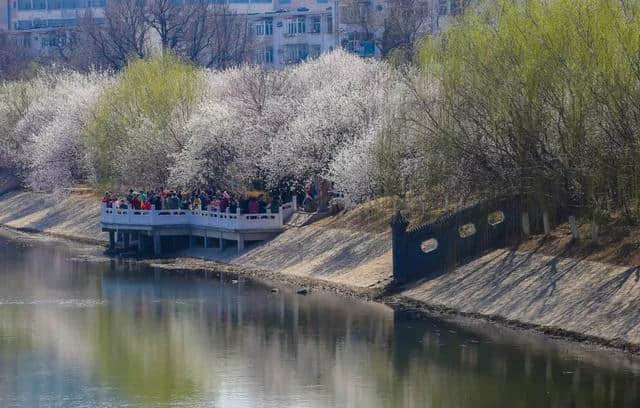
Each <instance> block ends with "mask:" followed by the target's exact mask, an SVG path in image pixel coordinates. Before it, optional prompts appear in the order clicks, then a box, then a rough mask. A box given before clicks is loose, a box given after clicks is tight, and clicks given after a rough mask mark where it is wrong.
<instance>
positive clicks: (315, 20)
mask: <svg viewBox="0 0 640 408" xmlns="http://www.w3.org/2000/svg"><path fill="white" fill-rule="evenodd" d="M311 32H312V33H319V32H320V17H311Z"/></svg>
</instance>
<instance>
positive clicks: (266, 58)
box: [256, 47, 273, 64]
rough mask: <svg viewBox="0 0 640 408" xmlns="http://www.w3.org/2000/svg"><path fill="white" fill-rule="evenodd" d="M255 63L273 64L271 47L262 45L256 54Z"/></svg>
mask: <svg viewBox="0 0 640 408" xmlns="http://www.w3.org/2000/svg"><path fill="white" fill-rule="evenodd" d="M256 63H258V64H273V47H264V48H263V49H262V50H261V51H259V52H258V53H257V54H256Z"/></svg>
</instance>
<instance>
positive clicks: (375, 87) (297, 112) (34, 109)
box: [0, 51, 422, 202]
mask: <svg viewBox="0 0 640 408" xmlns="http://www.w3.org/2000/svg"><path fill="white" fill-rule="evenodd" d="M202 75H203V76H204V78H205V79H204V89H202V92H201V93H199V95H200V96H199V97H198V103H197V104H196V106H195V107H193V108H192V109H190V110H189V111H188V112H187V116H186V117H185V113H184V112H181V113H180V114H176V118H175V119H173V118H171V119H170V120H171V121H172V122H173V124H172V125H171V129H172V130H173V131H174V132H175V133H176V134H179V139H180V140H178V142H179V143H175V142H174V141H172V142H171V143H170V144H169V143H168V142H167V140H173V139H172V138H168V137H167V136H166V135H160V133H161V132H160V131H158V130H157V129H156V128H155V127H154V123H153V122H152V121H147V120H146V119H144V118H141V119H140V121H139V123H137V124H136V126H135V127H134V128H132V129H119V130H118V132H119V134H126V135H128V136H127V137H129V138H130V139H131V141H130V143H127V144H126V145H124V146H127V147H126V148H122V149H121V151H117V155H116V157H117V161H118V163H116V166H114V169H115V170H114V173H117V174H114V178H118V179H119V181H120V182H127V183H137V184H136V185H140V186H144V185H149V186H152V185H159V184H165V185H168V186H174V187H181V188H189V187H195V186H207V185H217V186H220V187H224V188H234V187H237V186H242V185H247V183H248V182H250V181H255V180H262V181H263V182H265V184H266V186H267V187H269V188H276V187H282V186H287V185H293V184H297V185H300V184H302V183H304V182H305V181H307V180H309V179H310V178H311V177H312V176H315V175H322V176H325V177H328V178H329V179H330V180H332V181H333V182H334V184H335V188H337V189H339V190H342V191H344V192H345V193H346V194H348V195H349V196H350V197H351V198H352V200H353V201H355V202H358V201H362V200H366V199H368V198H371V197H374V196H376V195H377V194H380V193H384V192H388V191H390V192H397V191H396V190H397V189H402V188H404V189H406V188H410V186H409V185H408V183H409V181H408V180H410V179H411V178H412V175H413V174H415V171H416V166H419V165H420V161H421V160H422V158H421V157H419V154H416V153H415V150H416V149H415V142H416V140H415V137H414V136H412V135H414V133H412V132H411V131H406V129H404V124H403V120H402V119H403V118H402V116H403V113H404V111H405V110H406V109H409V108H410V107H412V102H411V101H410V100H409V99H410V98H411V97H410V92H409V91H408V89H407V88H406V86H404V85H403V84H402V81H400V80H399V79H398V78H397V74H396V73H394V70H393V69H391V68H390V67H389V66H388V65H387V64H386V63H384V62H380V61H375V60H364V59H361V58H357V57H355V56H351V55H349V54H346V53H344V52H340V51H337V52H334V53H331V54H327V55H324V56H322V57H320V58H318V59H316V60H313V61H309V62H306V63H302V64H299V65H296V66H293V67H290V68H288V69H285V70H283V71H268V70H265V69H263V68H261V67H257V66H250V65H246V66H242V67H238V68H234V69H229V70H225V71H203V72H202ZM117 80H118V77H117V76H113V75H107V74H97V73H92V74H87V75H82V74H78V73H73V72H62V73H58V74H50V75H47V74H42V75H40V76H38V77H37V78H36V79H34V80H30V81H27V82H24V83H21V84H20V85H17V84H4V85H3V87H2V88H0V96H3V98H2V100H1V101H0V131H1V132H5V134H6V138H7V140H12V141H14V142H15V145H19V148H14V149H9V150H11V151H12V152H13V153H12V154H4V155H3V154H0V160H2V161H3V162H4V163H2V162H0V167H3V166H8V165H13V163H19V165H20V167H21V168H22V169H23V171H24V177H23V178H24V180H25V181H26V183H27V184H28V185H29V186H31V187H33V188H38V189H42V188H46V189H55V188H56V187H61V186H66V185H69V184H73V183H77V182H86V181H89V182H92V181H103V180H96V175H97V174H99V172H98V171H97V169H96V166H97V164H96V160H95V159H94V152H95V149H97V147H96V146H92V145H91V141H90V139H89V138H87V137H86V133H87V132H86V130H87V126H90V125H89V124H90V121H91V115H92V111H93V107H95V106H96V104H97V103H98V101H99V98H100V97H101V95H102V94H103V92H104V91H105V90H106V89H107V88H108V87H109V86H110V85H112V84H113V83H115V82H116V81H117ZM18 88H20V90H18ZM4 96H6V98H4ZM5 134H2V136H3V137H5ZM174 139H175V138H174ZM5 150H6V149H5ZM0 152H2V151H1V150H0ZM141 152H144V155H143V157H141V154H142V153H141ZM9 156H12V157H10V158H9Z"/></svg>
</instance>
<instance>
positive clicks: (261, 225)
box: [100, 200, 297, 231]
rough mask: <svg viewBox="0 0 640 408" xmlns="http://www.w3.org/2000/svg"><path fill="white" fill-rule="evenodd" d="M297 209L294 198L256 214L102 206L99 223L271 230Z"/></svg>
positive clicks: (280, 226) (215, 210) (279, 226)
mask: <svg viewBox="0 0 640 408" xmlns="http://www.w3.org/2000/svg"><path fill="white" fill-rule="evenodd" d="M296 210H297V205H296V202H295V200H294V201H292V202H290V203H286V204H284V205H282V206H281V207H280V211H278V212H277V213H272V212H271V211H270V210H267V212H266V213H259V214H241V213H240V210H239V209H238V211H237V212H235V213H232V212H230V211H229V209H228V208H227V211H224V212H221V211H218V210H217V209H214V210H211V211H208V210H133V209H120V208H107V207H106V205H104V204H103V205H102V209H101V213H100V222H102V223H103V224H117V225H135V226H163V225H165V226H166V225H189V226H195V227H209V228H219V229H227V230H236V231H237V230H272V229H280V228H282V225H283V220H284V219H286V218H288V217H289V216H291V214H293V213H294V212H295V211H296Z"/></svg>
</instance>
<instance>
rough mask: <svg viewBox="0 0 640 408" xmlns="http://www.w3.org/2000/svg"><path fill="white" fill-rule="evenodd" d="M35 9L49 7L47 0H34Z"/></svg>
mask: <svg viewBox="0 0 640 408" xmlns="http://www.w3.org/2000/svg"><path fill="white" fill-rule="evenodd" d="M33 9H34V10H46V9H47V0H33Z"/></svg>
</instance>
